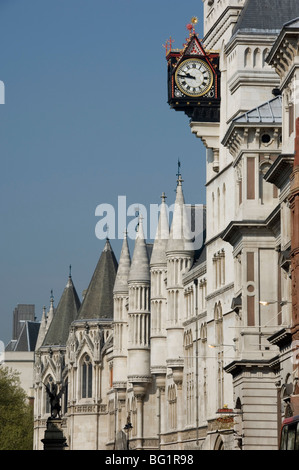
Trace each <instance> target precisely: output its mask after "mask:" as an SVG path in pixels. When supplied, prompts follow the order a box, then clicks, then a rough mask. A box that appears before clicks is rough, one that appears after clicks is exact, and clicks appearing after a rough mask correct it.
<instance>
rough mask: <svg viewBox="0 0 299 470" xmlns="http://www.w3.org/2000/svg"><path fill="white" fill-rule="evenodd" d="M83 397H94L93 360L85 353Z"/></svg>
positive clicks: (83, 362)
mask: <svg viewBox="0 0 299 470" xmlns="http://www.w3.org/2000/svg"><path fill="white" fill-rule="evenodd" d="M81 385H82V388H81V395H82V398H91V397H92V362H91V359H90V356H89V355H88V354H85V356H84V357H83V361H82V383H81Z"/></svg>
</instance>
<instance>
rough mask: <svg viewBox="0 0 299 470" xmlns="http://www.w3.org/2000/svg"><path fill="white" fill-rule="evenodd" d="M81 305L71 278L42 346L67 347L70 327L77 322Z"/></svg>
mask: <svg viewBox="0 0 299 470" xmlns="http://www.w3.org/2000/svg"><path fill="white" fill-rule="evenodd" d="M80 305H81V302H80V299H79V297H78V294H77V291H76V289H75V286H74V284H73V281H72V278H71V277H69V279H68V282H67V285H66V286H65V288H64V291H63V293H62V296H61V298H60V301H59V303H58V306H57V308H56V310H55V314H54V316H53V320H52V321H51V323H50V326H49V329H48V331H47V333H46V336H45V338H44V341H43V344H42V346H65V345H66V342H67V338H68V335H69V327H70V325H71V323H72V321H73V320H75V318H76V316H77V314H78V310H79V308H80Z"/></svg>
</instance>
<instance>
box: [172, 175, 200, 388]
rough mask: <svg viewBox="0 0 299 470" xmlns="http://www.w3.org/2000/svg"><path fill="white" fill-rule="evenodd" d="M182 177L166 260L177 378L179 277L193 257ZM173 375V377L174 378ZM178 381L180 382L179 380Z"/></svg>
mask: <svg viewBox="0 0 299 470" xmlns="http://www.w3.org/2000/svg"><path fill="white" fill-rule="evenodd" d="M182 182H183V180H182V178H181V175H179V176H178V181H177V188H176V200H175V204H174V211H173V219H172V224H171V229H170V235H169V240H168V243H167V248H166V258H167V306H168V316H167V318H168V321H167V365H168V367H171V368H172V370H173V374H175V373H177V374H178V376H180V374H181V373H182V370H183V332H184V329H183V318H182V314H183V311H184V289H183V283H182V276H183V274H184V273H186V272H187V271H189V269H190V267H191V264H192V261H193V257H194V250H193V241H192V239H191V230H190V222H189V221H188V217H187V211H186V206H185V200H184V194H183V189H182ZM174 376H175V375H174ZM180 380H181V379H180Z"/></svg>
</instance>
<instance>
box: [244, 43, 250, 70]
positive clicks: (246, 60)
mask: <svg viewBox="0 0 299 470" xmlns="http://www.w3.org/2000/svg"><path fill="white" fill-rule="evenodd" d="M244 66H245V67H250V66H251V49H250V47H247V49H246V50H245V54H244Z"/></svg>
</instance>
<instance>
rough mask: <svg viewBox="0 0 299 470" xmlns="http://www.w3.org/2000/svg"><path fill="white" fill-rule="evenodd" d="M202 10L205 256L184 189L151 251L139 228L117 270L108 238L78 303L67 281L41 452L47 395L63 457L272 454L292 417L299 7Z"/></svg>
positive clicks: (44, 352) (52, 345)
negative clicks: (213, 57)
mask: <svg viewBox="0 0 299 470" xmlns="http://www.w3.org/2000/svg"><path fill="white" fill-rule="evenodd" d="M203 3H204V36H205V37H204V40H203V43H204V45H205V49H206V50H217V51H219V55H220V65H219V67H220V71H221V108H220V122H217V123H209V122H197V121H191V122H190V129H191V133H192V134H194V135H195V136H196V137H198V138H200V139H201V140H202V141H203V142H204V145H205V146H206V216H205V217H206V223H205V237H204V242H203V244H202V245H201V246H200V247H195V246H194V242H193V239H192V236H191V235H190V234H188V230H187V228H188V223H187V221H188V218H187V215H186V212H185V210H186V205H185V200H184V194H183V184H182V183H183V182H182V178H181V176H180V175H179V177H178V181H177V188H176V200H175V206H174V212H173V218H172V222H171V224H170V225H169V220H168V217H167V211H166V207H165V197H164V195H163V196H162V204H161V210H160V218H159V224H158V229H157V234H156V238H155V240H154V243H153V245H149V244H147V243H146V240H145V239H144V234H143V228H142V220H140V221H139V225H138V232H137V236H136V241H135V247H134V252H133V254H132V257H131V255H130V252H129V248H128V243H127V239H126V238H124V241H123V247H122V251H121V255H120V259H119V262H118V263H117V261H116V259H115V256H114V253H113V248H112V243H110V241H109V240H106V243H105V247H104V249H103V252H102V254H101V256H100V259H99V261H98V264H97V266H96V269H95V271H94V274H93V276H92V279H91V282H90V285H89V287H88V289H87V291H86V293H85V295H84V299H83V301H82V303H81V302H80V300H79V298H78V295H77V293H76V290H75V287H74V284H73V281H72V279H71V277H70V278H69V280H68V282H67V285H66V288H65V290H64V292H63V294H62V298H61V300H60V302H59V304H58V306H57V309H56V311H55V314H54V315H52V317H51V316H49V317H48V318H47V319H46V318H44V319H43V322H42V326H41V328H40V338H39V342H38V344H39V345H40V346H39V348H38V349H37V350H36V364H35V442H34V446H35V448H36V449H40V448H41V447H42V445H41V439H42V438H43V433H44V430H45V426H46V419H47V416H48V413H49V409H48V405H47V400H46V393H45V387H44V384H51V383H56V384H58V385H59V387H61V388H62V390H63V394H62V422H63V430H64V434H65V437H66V438H67V443H68V446H69V449H122V448H128V447H129V448H131V449H139V450H141V449H160V450H167V449H177V450H184V449H198V450H200V449H206V450H216V449H217V450H218V449H224V450H225V449H227V450H231V449H235V450H239V449H244V450H253V449H254V450H258V449H261V450H268V449H277V446H278V439H279V429H280V425H281V421H282V419H283V418H284V417H285V416H288V415H290V414H294V413H296V412H298V411H296V410H298V407H297V397H298V383H297V382H298V369H297V364H296V361H294V357H293V356H294V344H295V343H296V341H297V340H298V315H297V289H296V285H297V277H298V269H297V265H298V261H297V259H298V239H297V238H298V237H297V232H298V220H299V218H298V212H297V209H298V207H297V206H298V181H297V180H298V155H297V151H295V144H294V142H295V134H296V132H295V129H296V126H295V122H296V118H298V117H299V110H298V104H297V101H296V93H297V88H298V86H297V75H298V63H299V62H298V60H299V51H298V44H299V42H298V41H299V25H298V16H299V6H298V4H297V2H296V1H292V0H284V2H283V3H282V2H278V1H276V0H272V1H271V2H269V1H268V0H203ZM265 12H267V15H266V14H265ZM183 125H184V124H183ZM190 138H192V136H191V137H190ZM294 156H295V157H294ZM194 202H198V201H194ZM203 220H204V217H203ZM203 225H204V224H203ZM291 227H292V230H291ZM296 237H297V238H296ZM292 286H293V287H292ZM292 302H293V303H292Z"/></svg>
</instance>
